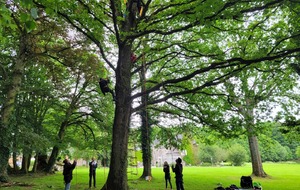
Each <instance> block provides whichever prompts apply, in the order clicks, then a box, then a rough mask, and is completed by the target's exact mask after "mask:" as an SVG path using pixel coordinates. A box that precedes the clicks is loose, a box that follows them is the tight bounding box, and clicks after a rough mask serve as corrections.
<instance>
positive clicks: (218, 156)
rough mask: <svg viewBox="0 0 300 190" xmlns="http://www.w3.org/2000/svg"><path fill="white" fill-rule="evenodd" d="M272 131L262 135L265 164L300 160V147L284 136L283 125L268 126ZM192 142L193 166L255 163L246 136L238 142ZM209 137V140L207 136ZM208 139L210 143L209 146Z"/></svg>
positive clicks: (187, 159)
mask: <svg viewBox="0 0 300 190" xmlns="http://www.w3.org/2000/svg"><path fill="white" fill-rule="evenodd" d="M266 125H268V130H265V131H264V133H262V134H259V135H258V136H259V138H260V139H261V140H260V142H259V150H260V153H261V158H262V161H263V162H267V161H270V162H280V161H299V158H300V144H299V142H298V141H295V140H294V139H292V138H290V135H287V134H284V133H282V131H281V130H280V129H281V127H280V125H278V124H276V123H268V124H266ZM201 136H203V138H201V139H196V140H194V141H190V143H189V144H188V145H187V149H186V150H187V156H185V157H184V161H185V162H186V163H187V164H190V165H208V166H209V165H223V164H225V165H234V166H240V165H243V164H244V163H245V162H251V158H250V152H249V144H248V140H247V138H246V136H244V137H243V136H242V137H240V138H236V139H215V138H211V139H207V138H206V137H208V138H209V136H210V135H209V134H206V135H205V134H202V135H201ZM205 136H206V137H205ZM208 140H209V141H210V142H209V143H207V142H208Z"/></svg>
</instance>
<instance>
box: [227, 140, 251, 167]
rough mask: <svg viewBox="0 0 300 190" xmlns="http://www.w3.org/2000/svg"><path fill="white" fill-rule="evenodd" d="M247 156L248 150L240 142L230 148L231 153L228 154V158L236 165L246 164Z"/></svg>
mask: <svg viewBox="0 0 300 190" xmlns="http://www.w3.org/2000/svg"><path fill="white" fill-rule="evenodd" d="M246 158H247V152H246V150H245V149H244V147H242V146H241V145H239V144H234V145H233V146H232V147H231V148H230V149H229V154H228V159H229V161H231V162H232V164H233V165H234V166H241V165H243V164H244V162H245V161H246Z"/></svg>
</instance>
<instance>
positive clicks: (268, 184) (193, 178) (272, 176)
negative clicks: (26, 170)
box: [1, 163, 300, 190]
mask: <svg viewBox="0 0 300 190" xmlns="http://www.w3.org/2000/svg"><path fill="white" fill-rule="evenodd" d="M263 167H264V170H265V172H266V173H267V174H268V175H269V177H267V178H253V181H258V182H260V183H261V184H262V186H263V190H300V181H299V180H300V164H295V163H276V164H274V163H264V164H263ZM251 171H252V169H251V165H250V164H247V165H245V166H242V167H229V166H225V167H184V170H183V175H184V176H183V178H184V186H185V189H186V190H213V189H214V188H215V187H216V185H217V184H218V183H222V184H223V187H226V186H229V185H230V184H235V185H237V186H239V183H240V177H241V176H242V175H249V174H251ZM107 174H108V169H107V168H105V169H104V168H98V169H97V188H96V189H101V187H102V186H103V184H104V183H105V181H106V176H107ZM140 174H142V169H140V170H139V171H138V175H131V174H128V185H129V186H130V189H132V190H164V173H163V171H162V168H153V169H152V175H153V179H152V181H150V182H148V181H146V180H143V179H138V177H139V176H140ZM11 179H12V180H13V181H14V182H20V183H26V184H28V185H30V186H11V187H1V189H4V190H5V189H6V190H8V189H9V190H27V189H28V190H29V189H30V190H38V189H39V190H47V189H49V190H50V189H53V190H63V189H64V184H63V176H62V173H61V172H57V173H56V174H54V175H44V176H37V175H30V174H29V175H26V176H22V177H20V176H15V177H14V176H13V177H11ZM71 184H72V185H71V190H75V189H80V190H84V189H88V168H87V167H77V169H75V170H74V172H73V180H72V183H71ZM172 184H173V189H176V187H175V179H174V174H172Z"/></svg>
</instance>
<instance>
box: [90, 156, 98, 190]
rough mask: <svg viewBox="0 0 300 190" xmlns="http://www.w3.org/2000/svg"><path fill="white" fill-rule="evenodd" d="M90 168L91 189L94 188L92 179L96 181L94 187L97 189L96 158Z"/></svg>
mask: <svg viewBox="0 0 300 190" xmlns="http://www.w3.org/2000/svg"><path fill="white" fill-rule="evenodd" d="M89 166H90V181H89V187H90V188H91V187H92V178H93V181H94V187H96V168H97V161H96V160H95V158H94V157H93V158H92V161H90V163H89Z"/></svg>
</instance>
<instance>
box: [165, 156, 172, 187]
mask: <svg viewBox="0 0 300 190" xmlns="http://www.w3.org/2000/svg"><path fill="white" fill-rule="evenodd" d="M163 171H164V172H165V181H166V189H167V188H168V182H169V184H170V187H171V189H172V183H171V175H170V166H169V164H168V162H167V161H165V162H164V169H163Z"/></svg>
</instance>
